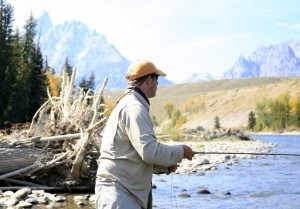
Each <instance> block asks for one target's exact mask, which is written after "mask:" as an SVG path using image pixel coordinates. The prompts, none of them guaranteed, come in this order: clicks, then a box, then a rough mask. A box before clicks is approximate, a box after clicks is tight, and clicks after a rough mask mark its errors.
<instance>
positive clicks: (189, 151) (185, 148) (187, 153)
mask: <svg viewBox="0 0 300 209" xmlns="http://www.w3.org/2000/svg"><path fill="white" fill-rule="evenodd" d="M182 146H183V151H184V155H183V158H186V159H188V160H192V158H193V157H194V151H193V150H192V148H190V147H189V146H187V145H182Z"/></svg>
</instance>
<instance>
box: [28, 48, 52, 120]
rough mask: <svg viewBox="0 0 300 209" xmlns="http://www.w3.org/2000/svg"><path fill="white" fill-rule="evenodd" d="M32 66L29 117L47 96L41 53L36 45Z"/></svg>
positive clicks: (45, 76)
mask: <svg viewBox="0 0 300 209" xmlns="http://www.w3.org/2000/svg"><path fill="white" fill-rule="evenodd" d="M32 62H33V68H32V69H31V70H32V72H31V82H32V85H31V89H30V94H29V106H30V108H29V111H28V112H29V115H28V117H29V119H30V120H31V118H32V117H33V115H34V114H35V112H36V111H37V110H38V109H39V108H40V106H41V105H42V104H43V103H44V102H45V100H46V98H47V86H48V82H47V75H46V72H45V71H44V70H43V55H42V52H41V50H40V47H39V46H38V45H37V46H36V48H35V53H34V56H33V58H32Z"/></svg>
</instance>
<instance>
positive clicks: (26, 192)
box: [11, 188, 31, 200]
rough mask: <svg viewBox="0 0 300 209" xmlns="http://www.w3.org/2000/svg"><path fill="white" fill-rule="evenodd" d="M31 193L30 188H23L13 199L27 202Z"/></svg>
mask: <svg viewBox="0 0 300 209" xmlns="http://www.w3.org/2000/svg"><path fill="white" fill-rule="evenodd" d="M30 193H31V189H29V188H22V189H19V190H18V191H16V192H15V193H14V194H13V195H12V196H11V198H14V199H18V200H25V199H26V198H27V196H28V195H29V194H30Z"/></svg>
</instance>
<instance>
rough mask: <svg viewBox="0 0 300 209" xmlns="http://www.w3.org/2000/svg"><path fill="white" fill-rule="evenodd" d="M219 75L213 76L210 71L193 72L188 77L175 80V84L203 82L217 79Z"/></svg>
mask: <svg viewBox="0 0 300 209" xmlns="http://www.w3.org/2000/svg"><path fill="white" fill-rule="evenodd" d="M219 79H220V77H218V76H214V75H212V74H210V73H194V74H193V75H191V76H190V77H189V78H187V79H185V80H179V81H176V82H175V83H176V84H181V83H195V82H203V81H212V80H219Z"/></svg>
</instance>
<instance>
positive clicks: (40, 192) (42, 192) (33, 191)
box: [31, 189, 45, 195]
mask: <svg viewBox="0 0 300 209" xmlns="http://www.w3.org/2000/svg"><path fill="white" fill-rule="evenodd" d="M31 193H32V194H36V195H41V194H44V193H45V190H37V189H35V190H32V191H31Z"/></svg>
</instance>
